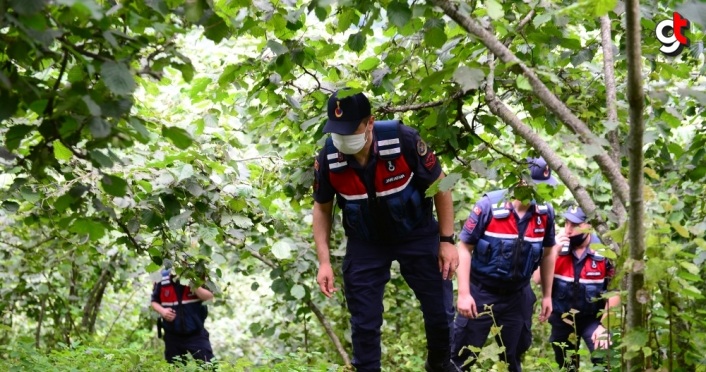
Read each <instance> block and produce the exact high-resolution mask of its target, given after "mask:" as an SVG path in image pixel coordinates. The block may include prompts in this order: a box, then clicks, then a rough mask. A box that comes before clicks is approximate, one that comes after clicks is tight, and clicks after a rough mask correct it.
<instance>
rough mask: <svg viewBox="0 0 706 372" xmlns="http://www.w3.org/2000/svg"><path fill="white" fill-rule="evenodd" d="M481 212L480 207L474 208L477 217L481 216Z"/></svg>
mask: <svg viewBox="0 0 706 372" xmlns="http://www.w3.org/2000/svg"><path fill="white" fill-rule="evenodd" d="M480 212H481V209H480V207H479V206H477V205H476V206H475V207H473V213H475V214H476V216H480Z"/></svg>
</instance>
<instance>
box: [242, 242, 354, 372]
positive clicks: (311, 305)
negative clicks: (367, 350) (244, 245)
mask: <svg viewBox="0 0 706 372" xmlns="http://www.w3.org/2000/svg"><path fill="white" fill-rule="evenodd" d="M228 242H229V243H230V244H233V245H238V244H237V243H236V242H235V241H233V240H231V239H228ZM249 252H250V254H252V255H253V257H255V258H257V259H258V260H260V261H261V262H262V263H264V264H265V265H267V266H269V267H270V268H272V269H276V268H277V267H278V265H277V264H275V263H274V262H272V261H270V259H268V258H267V257H264V256H263V255H261V254H260V253H258V252H255V251H252V250H249ZM306 305H307V306H308V307H309V309H310V310H311V311H312V312H313V313H314V315H316V318H317V319H319V323H321V325H322V326H323V327H324V331H325V332H326V334H327V335H328V337H329V339H330V340H331V342H333V345H334V347H335V348H336V351H338V354H339V355H340V356H341V358H342V359H343V361H344V362H345V363H346V365H347V366H350V365H351V360H350V357H349V356H348V353H347V352H346V350H345V349H344V348H343V345H342V344H341V340H340V339H339V338H338V336H337V335H336V333H335V332H334V331H333V328H332V327H331V324H330V323H329V321H328V319H326V317H325V316H324V314H323V313H322V312H321V310H320V309H319V308H318V306H316V304H314V303H313V302H312V301H311V299H308V300H307V301H306Z"/></svg>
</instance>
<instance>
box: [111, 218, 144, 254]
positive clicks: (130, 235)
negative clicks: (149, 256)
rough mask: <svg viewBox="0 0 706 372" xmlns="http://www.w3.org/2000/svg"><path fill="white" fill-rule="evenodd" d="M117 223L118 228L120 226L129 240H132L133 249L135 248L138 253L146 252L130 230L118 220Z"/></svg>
mask: <svg viewBox="0 0 706 372" xmlns="http://www.w3.org/2000/svg"><path fill="white" fill-rule="evenodd" d="M115 222H116V223H117V224H118V226H120V229H121V230H123V232H124V233H125V235H127V238H128V240H130V243H132V245H133V247H135V249H136V250H137V251H138V252H144V249H142V246H141V245H140V243H138V242H137V240H136V239H135V237H133V236H132V233H130V229H128V228H127V225H126V224H125V223H124V222H123V221H120V220H119V219H117V218H115Z"/></svg>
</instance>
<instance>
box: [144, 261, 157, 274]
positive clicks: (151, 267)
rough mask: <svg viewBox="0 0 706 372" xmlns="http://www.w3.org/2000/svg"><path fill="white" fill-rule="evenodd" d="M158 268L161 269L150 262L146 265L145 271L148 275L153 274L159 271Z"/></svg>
mask: <svg viewBox="0 0 706 372" xmlns="http://www.w3.org/2000/svg"><path fill="white" fill-rule="evenodd" d="M160 268H161V267H160V266H159V265H157V264H156V263H154V262H150V264H149V265H147V267H146V268H145V271H147V272H148V273H154V272H157V271H159V269H160Z"/></svg>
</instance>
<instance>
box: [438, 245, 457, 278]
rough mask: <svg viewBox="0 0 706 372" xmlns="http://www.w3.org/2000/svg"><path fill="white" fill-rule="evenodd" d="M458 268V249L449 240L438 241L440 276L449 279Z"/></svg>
mask: <svg viewBox="0 0 706 372" xmlns="http://www.w3.org/2000/svg"><path fill="white" fill-rule="evenodd" d="M457 268H458V249H456V246H455V245H453V244H451V243H449V242H441V243H439V271H441V276H442V277H443V278H444V280H446V279H451V278H453V277H454V274H455V273H456V269H457Z"/></svg>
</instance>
